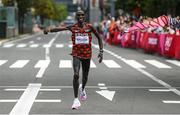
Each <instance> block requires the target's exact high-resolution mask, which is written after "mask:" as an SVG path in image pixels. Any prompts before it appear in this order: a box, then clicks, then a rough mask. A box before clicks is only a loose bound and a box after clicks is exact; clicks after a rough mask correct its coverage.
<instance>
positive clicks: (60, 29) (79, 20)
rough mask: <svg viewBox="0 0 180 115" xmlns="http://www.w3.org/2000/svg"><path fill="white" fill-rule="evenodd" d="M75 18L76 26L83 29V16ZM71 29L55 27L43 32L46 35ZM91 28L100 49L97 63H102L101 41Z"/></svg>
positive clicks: (68, 27) (78, 15)
mask: <svg viewBox="0 0 180 115" xmlns="http://www.w3.org/2000/svg"><path fill="white" fill-rule="evenodd" d="M76 17H77V22H78V26H79V27H80V28H84V24H85V21H84V19H85V16H84V14H83V13H82V14H81V13H79V14H77V15H76ZM71 27H72V26H67V27H56V28H51V29H45V30H44V34H48V32H59V31H65V30H71ZM90 27H91V32H92V33H93V34H94V35H95V36H96V37H97V39H98V44H99V49H100V53H99V55H98V58H99V63H101V62H102V60H103V43H102V39H101V37H100V36H99V34H98V33H97V32H96V30H95V29H94V28H93V27H92V26H90Z"/></svg>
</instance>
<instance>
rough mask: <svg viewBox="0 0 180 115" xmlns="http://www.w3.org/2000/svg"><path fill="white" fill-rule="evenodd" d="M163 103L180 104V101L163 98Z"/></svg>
mask: <svg viewBox="0 0 180 115" xmlns="http://www.w3.org/2000/svg"><path fill="white" fill-rule="evenodd" d="M162 102H163V103H169V104H180V101H173V100H163V101H162Z"/></svg>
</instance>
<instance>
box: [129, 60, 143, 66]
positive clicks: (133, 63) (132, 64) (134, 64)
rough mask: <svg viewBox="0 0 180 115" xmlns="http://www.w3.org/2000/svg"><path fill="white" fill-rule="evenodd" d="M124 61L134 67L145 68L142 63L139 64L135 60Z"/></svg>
mask: <svg viewBox="0 0 180 115" xmlns="http://www.w3.org/2000/svg"><path fill="white" fill-rule="evenodd" d="M126 63H128V64H129V65H131V66H133V67H134V68H146V67H145V66H144V65H142V64H140V63H139V62H137V61H135V60H126Z"/></svg>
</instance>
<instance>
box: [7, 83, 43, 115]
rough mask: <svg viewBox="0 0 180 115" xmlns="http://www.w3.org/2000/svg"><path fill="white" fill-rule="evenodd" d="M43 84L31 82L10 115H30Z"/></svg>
mask: <svg viewBox="0 0 180 115" xmlns="http://www.w3.org/2000/svg"><path fill="white" fill-rule="evenodd" d="M40 88H41V84H29V85H28V87H27V88H26V90H25V92H24V93H23V94H22V96H21V97H20V99H19V100H18V102H17V103H16V105H15V106H14V107H13V109H12V110H11V112H10V114H9V115H28V114H29V111H30V110H31V107H32V105H33V103H34V101H35V99H36V96H37V95H38V92H39V89H40Z"/></svg>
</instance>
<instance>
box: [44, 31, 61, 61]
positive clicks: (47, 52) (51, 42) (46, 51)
mask: <svg viewBox="0 0 180 115" xmlns="http://www.w3.org/2000/svg"><path fill="white" fill-rule="evenodd" d="M58 36H59V32H58V33H57V34H56V35H55V37H54V38H53V39H52V40H51V41H50V42H49V43H48V44H46V45H47V46H46V47H45V48H46V49H45V59H46V60H50V49H49V48H50V47H51V46H52V44H53V42H54V41H55V40H56V38H57V37H58ZM43 47H44V46H43Z"/></svg>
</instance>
